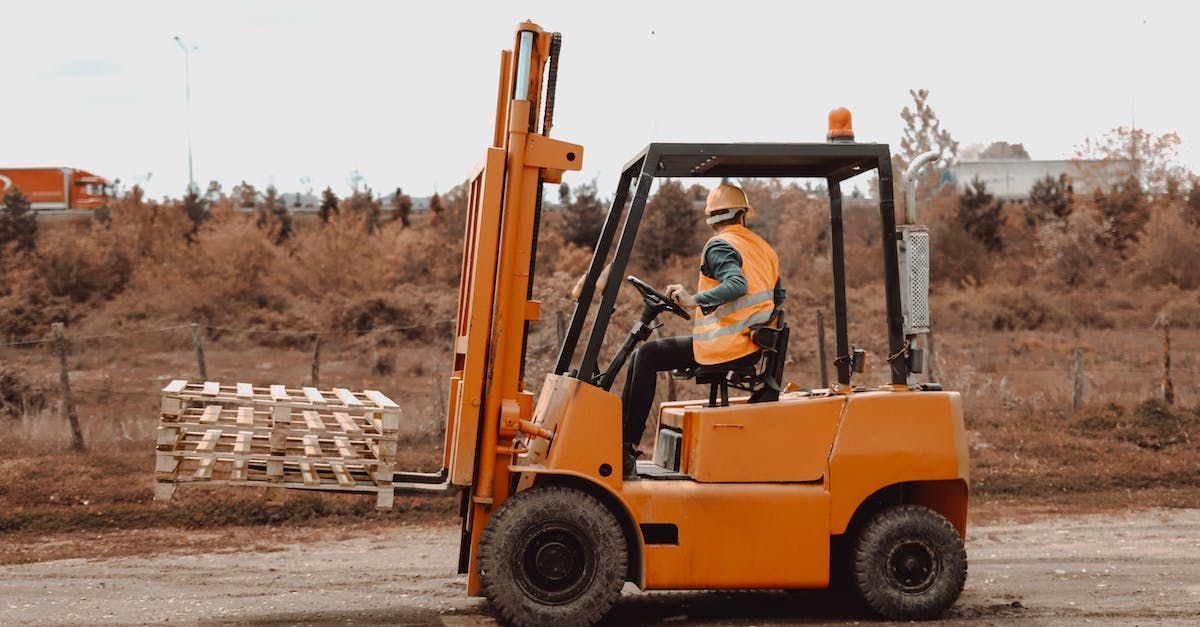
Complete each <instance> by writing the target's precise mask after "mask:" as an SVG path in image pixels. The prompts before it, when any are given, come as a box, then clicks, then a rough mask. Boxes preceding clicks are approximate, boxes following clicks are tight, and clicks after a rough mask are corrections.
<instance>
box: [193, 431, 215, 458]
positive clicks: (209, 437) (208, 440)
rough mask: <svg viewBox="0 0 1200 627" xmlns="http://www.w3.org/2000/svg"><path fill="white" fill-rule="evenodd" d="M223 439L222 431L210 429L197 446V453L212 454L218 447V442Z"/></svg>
mask: <svg viewBox="0 0 1200 627" xmlns="http://www.w3.org/2000/svg"><path fill="white" fill-rule="evenodd" d="M220 439H221V430H220V429H209V430H208V431H206V432H205V433H204V437H203V438H202V439H201V440H200V443H199V444H197V445H196V452H197V453H211V452H213V450H214V449H216V447H217V441H218V440H220Z"/></svg>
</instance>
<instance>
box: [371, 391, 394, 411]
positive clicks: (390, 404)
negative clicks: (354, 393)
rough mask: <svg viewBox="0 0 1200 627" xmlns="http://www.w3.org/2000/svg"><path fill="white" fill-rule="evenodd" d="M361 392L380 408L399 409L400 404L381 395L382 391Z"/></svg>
mask: <svg viewBox="0 0 1200 627" xmlns="http://www.w3.org/2000/svg"><path fill="white" fill-rule="evenodd" d="M363 394H366V395H367V398H369V399H371V401H372V402H374V403H375V405H376V406H378V407H379V408H380V409H400V406H399V405H397V404H396V402H395V401H393V400H392V399H390V398H388V397H386V396H384V395H383V392H380V391H378V390H363Z"/></svg>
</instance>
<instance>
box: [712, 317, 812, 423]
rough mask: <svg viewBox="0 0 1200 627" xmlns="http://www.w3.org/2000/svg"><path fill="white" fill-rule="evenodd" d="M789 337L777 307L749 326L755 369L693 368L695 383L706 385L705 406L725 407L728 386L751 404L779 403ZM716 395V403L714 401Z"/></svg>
mask: <svg viewBox="0 0 1200 627" xmlns="http://www.w3.org/2000/svg"><path fill="white" fill-rule="evenodd" d="M789 334H790V330H789V329H788V326H787V323H786V322H785V321H784V315H783V308H782V307H777V308H776V309H775V310H774V311H772V312H771V317H770V318H768V319H767V321H766V322H764V323H762V324H756V325H754V326H752V327H750V339H751V340H753V341H754V343H755V344H757V345H758V346H759V347H760V348H761V349H762V350H761V351H759V354H760V355H761V357H760V359H759V363H758V364H757V365H756V366H755V365H751V366H741V367H730V366H728V365H726V364H715V365H711V366H697V367H696V368H695V369H694V370H693V373H694V374H695V376H696V383H699V384H701V385H708V386H709V388H708V405H707V406H708V407H728V406H729V388H730V387H733V388H736V389H739V390H744V391H746V392H749V393H750V402H751V403H761V402H764V401H777V400H779V392H780V391H781V390H782V385H783V364H784V362H785V361H786V360H787V346H788V335H789ZM718 394H719V395H720V403H718V402H717V400H718V399H717V396H718Z"/></svg>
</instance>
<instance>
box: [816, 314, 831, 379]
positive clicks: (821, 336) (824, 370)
mask: <svg viewBox="0 0 1200 627" xmlns="http://www.w3.org/2000/svg"><path fill="white" fill-rule="evenodd" d="M826 361H827V360H826V358H825V314H824V313H822V312H821V310H820V309H818V310H817V365H818V368H819V369H820V370H819V371H820V375H821V387H822V388H828V387H829V364H828V363H826Z"/></svg>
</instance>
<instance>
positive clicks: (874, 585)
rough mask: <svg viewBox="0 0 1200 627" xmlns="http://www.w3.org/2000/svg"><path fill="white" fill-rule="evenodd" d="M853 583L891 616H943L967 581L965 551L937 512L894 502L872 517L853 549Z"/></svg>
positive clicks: (876, 607) (868, 600)
mask: <svg viewBox="0 0 1200 627" xmlns="http://www.w3.org/2000/svg"><path fill="white" fill-rule="evenodd" d="M851 567H852V569H853V574H854V585H855V588H856V589H857V592H858V594H859V596H860V597H861V598H862V600H863V602H864V603H865V604H866V605H867V607H868V608H870V609H871V610H872V611H874V612H876V613H878V614H880V615H882V616H883V617H885V618H888V619H891V620H922V619H931V618H937V617H938V616H941V615H942V613H943V612H945V611H946V610H947V609H949V608H950V606H951V605H954V602H955V601H956V600H958V595H959V594H960V593H961V592H962V589H963V584H964V583H966V580H967V551H966V549H965V548H964V547H963V542H962V538H961V537H960V536H959V535H958V531H957V530H955V529H954V526H953V525H951V524H950V521H948V520H946V519H945V518H944V517H943V516H942V515H941V514H938V513H937V512H935V511H933V510H932V509H929V508H928V507H923V506H920V505H898V506H895V507H891V508H888V509H885V510H883V511H881V512H879V513H878V514H876V515H875V517H874V518H872V519H871V520H870V521H869V522H868V523H867V524H866V525H865V526H864V527H863V529H862V533H861V534H860V535H859V537H858V542H857V543H856V545H855V547H854V550H853V563H852V565H851Z"/></svg>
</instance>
